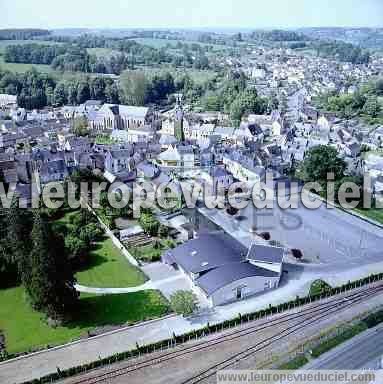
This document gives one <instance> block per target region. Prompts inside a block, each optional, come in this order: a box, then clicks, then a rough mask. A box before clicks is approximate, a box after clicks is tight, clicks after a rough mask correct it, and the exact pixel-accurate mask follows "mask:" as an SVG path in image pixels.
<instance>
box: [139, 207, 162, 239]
mask: <svg viewBox="0 0 383 384" xmlns="http://www.w3.org/2000/svg"><path fill="white" fill-rule="evenodd" d="M138 221H139V224H140V225H141V227H142V229H143V230H144V231H145V233H147V234H149V235H150V236H156V235H157V233H158V229H159V227H160V223H159V222H158V220H156V218H155V217H154V216H153V215H152V213H145V212H143V213H141V216H140V218H139V220H138Z"/></svg>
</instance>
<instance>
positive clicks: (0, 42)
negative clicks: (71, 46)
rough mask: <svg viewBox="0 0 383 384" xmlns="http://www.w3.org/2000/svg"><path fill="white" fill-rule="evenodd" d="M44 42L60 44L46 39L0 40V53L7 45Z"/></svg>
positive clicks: (46, 43)
mask: <svg viewBox="0 0 383 384" xmlns="http://www.w3.org/2000/svg"><path fill="white" fill-rule="evenodd" d="M31 43H33V44H45V45H54V44H62V43H59V42H56V41H48V40H0V54H3V53H4V50H5V47H6V46H7V45H20V44H31Z"/></svg>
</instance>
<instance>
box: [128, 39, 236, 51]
mask: <svg viewBox="0 0 383 384" xmlns="http://www.w3.org/2000/svg"><path fill="white" fill-rule="evenodd" d="M133 40H135V41H137V43H140V44H144V45H148V46H150V47H153V48H157V49H159V48H163V47H166V46H167V45H168V44H169V45H170V46H171V47H172V48H176V46H177V43H179V42H180V43H182V44H189V45H191V44H199V45H202V46H210V47H213V48H214V50H217V51H221V50H225V49H228V47H227V46H225V45H219V44H208V43H200V42H199V41H191V40H172V39H153V38H149V37H139V38H136V39H133Z"/></svg>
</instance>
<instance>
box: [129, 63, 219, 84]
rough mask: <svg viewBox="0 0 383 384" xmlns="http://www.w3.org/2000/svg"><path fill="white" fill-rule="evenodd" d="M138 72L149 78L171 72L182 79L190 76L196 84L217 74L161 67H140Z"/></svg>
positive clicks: (207, 71) (191, 69)
mask: <svg viewBox="0 0 383 384" xmlns="http://www.w3.org/2000/svg"><path fill="white" fill-rule="evenodd" d="M137 70H139V71H142V72H144V73H145V74H146V75H147V76H149V77H150V76H154V75H156V74H160V73H164V72H170V73H171V74H172V75H173V77H175V78H176V77H181V76H184V75H188V76H190V77H191V78H192V79H193V80H194V81H195V82H196V83H203V82H205V81H207V80H210V79H213V78H214V77H215V76H216V73H215V72H214V71H211V70H199V69H193V68H174V67H172V66H166V65H163V66H159V67H140V68H139V67H138V68H137Z"/></svg>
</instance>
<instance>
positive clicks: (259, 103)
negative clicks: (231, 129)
mask: <svg viewBox="0 0 383 384" xmlns="http://www.w3.org/2000/svg"><path fill="white" fill-rule="evenodd" d="M267 105H268V100H267V99H266V98H263V97H258V95H257V92H256V91H248V90H247V91H244V92H241V93H240V94H239V95H238V96H237V97H236V98H235V100H234V101H233V103H232V104H231V107H230V117H231V119H232V120H233V121H235V122H238V121H241V119H242V117H243V116H244V115H245V114H249V113H256V114H263V113H265V112H266V111H267Z"/></svg>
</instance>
